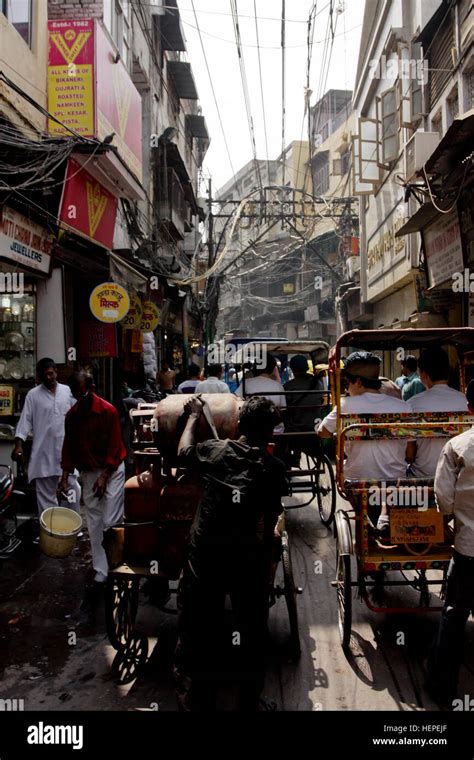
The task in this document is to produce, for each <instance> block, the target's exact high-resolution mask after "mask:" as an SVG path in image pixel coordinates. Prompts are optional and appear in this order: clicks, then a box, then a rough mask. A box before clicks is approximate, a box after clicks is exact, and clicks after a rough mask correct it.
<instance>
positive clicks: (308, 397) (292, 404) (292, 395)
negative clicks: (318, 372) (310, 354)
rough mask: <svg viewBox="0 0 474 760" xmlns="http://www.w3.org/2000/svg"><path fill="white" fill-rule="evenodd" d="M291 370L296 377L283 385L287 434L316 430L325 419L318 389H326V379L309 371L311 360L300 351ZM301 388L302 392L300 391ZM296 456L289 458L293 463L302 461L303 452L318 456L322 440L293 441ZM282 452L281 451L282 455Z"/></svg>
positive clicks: (291, 365) (291, 361)
mask: <svg viewBox="0 0 474 760" xmlns="http://www.w3.org/2000/svg"><path fill="white" fill-rule="evenodd" d="M290 369H291V371H292V372H293V375H294V379H293V380H289V381H288V382H287V383H285V385H284V386H283V387H284V389H285V391H286V406H287V413H286V417H285V433H305V432H313V433H314V430H315V427H314V426H315V422H316V421H317V420H319V419H321V409H322V395H320V394H318V393H315V391H323V390H324V385H323V382H322V381H321V380H320V379H319V378H318V377H315V376H314V375H311V374H310V373H309V372H308V360H307V358H306V356H303V354H298V355H297V356H293V357H292V358H291V359H290ZM297 391H298V393H296V392H297ZM289 448H291V450H292V452H293V453H292V456H291V457H289V455H288V454H285V458H288V459H289V460H291V461H289V464H295V465H296V466H297V465H298V464H299V461H300V458H301V451H305V452H306V453H307V454H310V455H312V456H317V454H318V452H319V441H318V439H317V438H316V440H315V441H311V438H310V436H308V439H307V440H305V441H304V442H303V441H300V442H299V443H298V444H297V445H296V443H295V442H294V441H292V442H291V443H290V445H289ZM280 455H281V454H280Z"/></svg>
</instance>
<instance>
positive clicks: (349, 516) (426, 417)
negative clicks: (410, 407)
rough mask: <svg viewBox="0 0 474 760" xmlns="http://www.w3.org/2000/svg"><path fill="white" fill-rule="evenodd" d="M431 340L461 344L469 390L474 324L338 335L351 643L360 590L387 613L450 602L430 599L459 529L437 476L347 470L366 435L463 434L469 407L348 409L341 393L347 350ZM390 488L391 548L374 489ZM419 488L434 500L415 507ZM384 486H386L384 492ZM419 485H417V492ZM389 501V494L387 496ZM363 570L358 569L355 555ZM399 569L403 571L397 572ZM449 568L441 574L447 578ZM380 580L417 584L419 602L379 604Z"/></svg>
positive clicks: (343, 565) (469, 421)
mask: <svg viewBox="0 0 474 760" xmlns="http://www.w3.org/2000/svg"><path fill="white" fill-rule="evenodd" d="M431 346H444V347H447V346H450V347H452V349H455V350H456V351H457V356H458V360H459V370H460V372H459V375H460V377H459V380H460V388H461V390H465V385H466V369H467V368H468V367H469V365H472V364H474V350H473V347H474V329H471V328H440V329H413V328H411V329H405V330H353V331H351V332H348V333H345V334H344V335H342V336H341V337H340V338H339V340H338V341H337V343H336V345H335V347H334V348H332V349H331V353H330V360H329V362H330V370H331V380H332V383H333V393H334V398H335V402H336V408H337V426H336V436H337V454H336V477H337V488H338V491H339V494H340V495H341V496H342V497H343V499H344V500H345V501H346V503H347V507H345V508H342V509H339V510H338V511H337V512H336V516H335V532H336V546H337V550H336V557H337V565H336V579H335V581H334V582H333V586H334V587H335V588H336V591H337V601H338V619H339V631H340V638H341V644H342V646H343V648H344V649H348V648H349V645H350V639H351V625H352V602H353V590H354V589H357V591H358V594H359V596H360V598H361V600H363V601H364V602H365V603H366V605H367V606H368V608H369V609H371V610H372V611H374V612H383V613H411V614H414V613H420V612H427V611H428V612H436V611H440V610H441V609H442V608H441V607H439V606H430V602H431V595H430V593H429V589H430V586H432V585H438V586H441V591H440V596H441V598H442V597H443V593H444V588H445V582H446V573H447V569H448V565H449V562H450V560H451V555H452V543H453V530H452V527H451V525H450V524H449V521H448V520H447V519H446V518H443V516H442V515H441V514H440V513H439V512H438V511H437V508H436V503H435V498H434V488H433V484H434V479H433V478H431V479H420V478H407V479H401V480H397V481H389V480H387V481H383V482H382V481H378V480H365V481H364V480H347V479H346V478H345V476H344V451H345V445H346V443H347V442H348V441H350V442H357V445H360V446H363V445H364V441H369V440H370V441H374V440H375V441H376V440H381V441H382V440H383V439H388V438H394V437H396V438H402V439H406V440H407V441H408V440H416V439H420V438H443V439H444V438H445V439H446V440H447V439H448V438H450V437H452V436H454V435H458V434H459V433H462V432H463V431H464V430H466V428H468V427H470V426H472V425H473V424H474V417H472V416H469V415H468V413H467V405H466V413H458V412H456V413H451V412H433V413H432V412H419V413H407V414H405V413H403V414H383V415H375V414H358V415H355V414H342V413H341V394H342V392H343V373H342V371H341V368H340V359H341V352H342V349H354V350H357V349H363V350H368V351H379V352H382V351H395V350H398V349H400V348H403V349H407V350H409V351H410V352H411V351H412V350H417V349H424V348H428V347H431ZM382 488H385V492H384V493H385V495H386V494H387V493H388V489H390V494H391V504H392V505H393V504H396V506H391V507H390V538H391V545H390V546H389V547H384V546H382V545H381V544H379V543H378V542H377V540H376V536H375V532H374V530H373V520H371V519H370V514H369V513H370V496H371V494H373V493H379V494H382V493H383V491H382ZM413 488H415V489H416V488H423V489H426V492H425V493H426V494H427V497H428V498H427V504H424V505H423V507H422V508H418V507H417V506H415V508H413V503H412V502H413V500H412V499H411V498H410V497H409V494H410V493H411V494H413V490H412V489H413ZM376 489H379V490H378V491H377V490H376ZM410 489H411V491H410ZM387 503H388V500H387ZM353 558H354V559H355V564H356V573H355V576H354V577H353V574H352V566H353V562H352V559H353ZM392 571H397V573H398V574H401V578H400V577H398V578H397V579H394V578H393V577H392ZM440 575H441V577H440ZM375 584H378V585H379V588H380V587H381V588H382V589H383V590H385V588H387V587H390V586H394V587H397V586H398V587H400V586H402V587H403V586H405V587H411V588H412V589H414V590H415V591H416V592H417V594H419V596H418V604H417V605H416V606H390V605H387V606H383V607H382V606H377V604H375V603H373V602H372V600H371V599H370V597H369V589H370V588H372V587H374V585H375Z"/></svg>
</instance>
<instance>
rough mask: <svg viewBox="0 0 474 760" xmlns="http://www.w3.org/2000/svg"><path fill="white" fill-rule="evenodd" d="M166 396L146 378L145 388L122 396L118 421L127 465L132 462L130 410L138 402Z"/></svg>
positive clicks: (134, 407) (136, 406) (147, 402)
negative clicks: (125, 450)
mask: <svg viewBox="0 0 474 760" xmlns="http://www.w3.org/2000/svg"><path fill="white" fill-rule="evenodd" d="M164 398H166V394H165V393H161V392H160V391H159V390H158V389H157V387H156V385H155V382H154V380H152V379H150V378H148V379H147V381H146V385H145V388H141V389H140V390H136V391H133V392H132V393H131V395H130V396H128V397H126V398H122V404H121V409H120V412H119V414H120V422H121V427H122V439H123V442H124V443H125V447H126V449H127V465H128V466H129V467H131V466H132V464H133V444H132V438H133V429H132V425H131V422H130V410H131V409H138V407H139V406H140V404H157V403H158V402H159V401H162V400H163V399H164Z"/></svg>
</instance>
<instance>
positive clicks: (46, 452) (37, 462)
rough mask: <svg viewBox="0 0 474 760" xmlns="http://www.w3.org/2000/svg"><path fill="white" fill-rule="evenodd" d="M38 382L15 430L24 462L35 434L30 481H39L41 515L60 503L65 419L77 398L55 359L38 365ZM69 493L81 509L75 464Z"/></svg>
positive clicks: (16, 452) (17, 456) (16, 456)
mask: <svg viewBox="0 0 474 760" xmlns="http://www.w3.org/2000/svg"><path fill="white" fill-rule="evenodd" d="M36 376H37V380H38V385H37V386H36V388H33V389H32V390H31V391H28V393H27V394H26V397H25V403H24V405H23V409H22V412H21V416H20V420H19V422H18V425H17V428H16V433H15V447H14V449H13V451H12V459H13V460H14V461H15V462H18V463H20V464H23V463H24V462H25V455H24V451H23V444H24V442H25V441H26V440H27V438H28V436H29V435H30V434H31V435H32V436H33V445H32V449H31V455H30V459H29V462H28V482H30V483H33V482H34V484H35V490H36V503H37V506H38V517H41V514H42V512H44V510H45V509H48V507H54V506H55V505H56V504H57V490H58V481H59V479H60V477H61V475H62V470H61V450H62V447H63V440H64V419H65V416H66V414H67V412H68V411H69V410H70V409H71V407H72V406H74V404H75V403H76V402H75V399H74V396H73V395H72V393H71V389H70V388H69V386H68V385H63V384H62V383H58V371H57V367H56V364H55V362H54V360H53V359H49V358H46V357H45V358H44V359H40V361H39V362H38V364H37V365H36ZM62 491H63V493H64V494H67V495H68V499H67V506H68V507H70V508H71V509H75V510H76V511H77V512H78V511H79V509H80V500H81V488H80V486H79V483H78V482H77V471H75V474H74V467H73V468H72V470H71V471H70V473H69V474H68V477H67V480H66V479H65V480H64V482H63V484H62Z"/></svg>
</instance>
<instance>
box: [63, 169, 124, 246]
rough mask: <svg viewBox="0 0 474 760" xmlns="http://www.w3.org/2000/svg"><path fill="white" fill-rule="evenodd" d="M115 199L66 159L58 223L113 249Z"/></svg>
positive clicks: (90, 176) (88, 175) (84, 171)
mask: <svg viewBox="0 0 474 760" xmlns="http://www.w3.org/2000/svg"><path fill="white" fill-rule="evenodd" d="M117 203H118V201H117V198H115V196H113V195H112V193H109V191H108V190H106V189H105V188H104V187H102V185H101V184H100V182H98V181H97V180H96V179H94V177H93V176H92V175H91V174H89V173H88V172H87V171H86V170H85V169H81V167H80V165H79V164H78V163H77V162H76V161H74V160H73V159H69V162H68V166H67V171H66V180H65V183H64V190H63V197H62V200H61V206H60V209H59V220H60V221H61V222H63V223H64V224H66V225H67V226H68V227H71V228H72V229H73V230H74V231H76V232H80V233H81V234H83V235H86V237H88V238H91V239H92V240H94V241H95V242H96V243H100V245H103V246H105V247H106V248H112V244H113V239H114V227H115V217H116V215H117Z"/></svg>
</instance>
